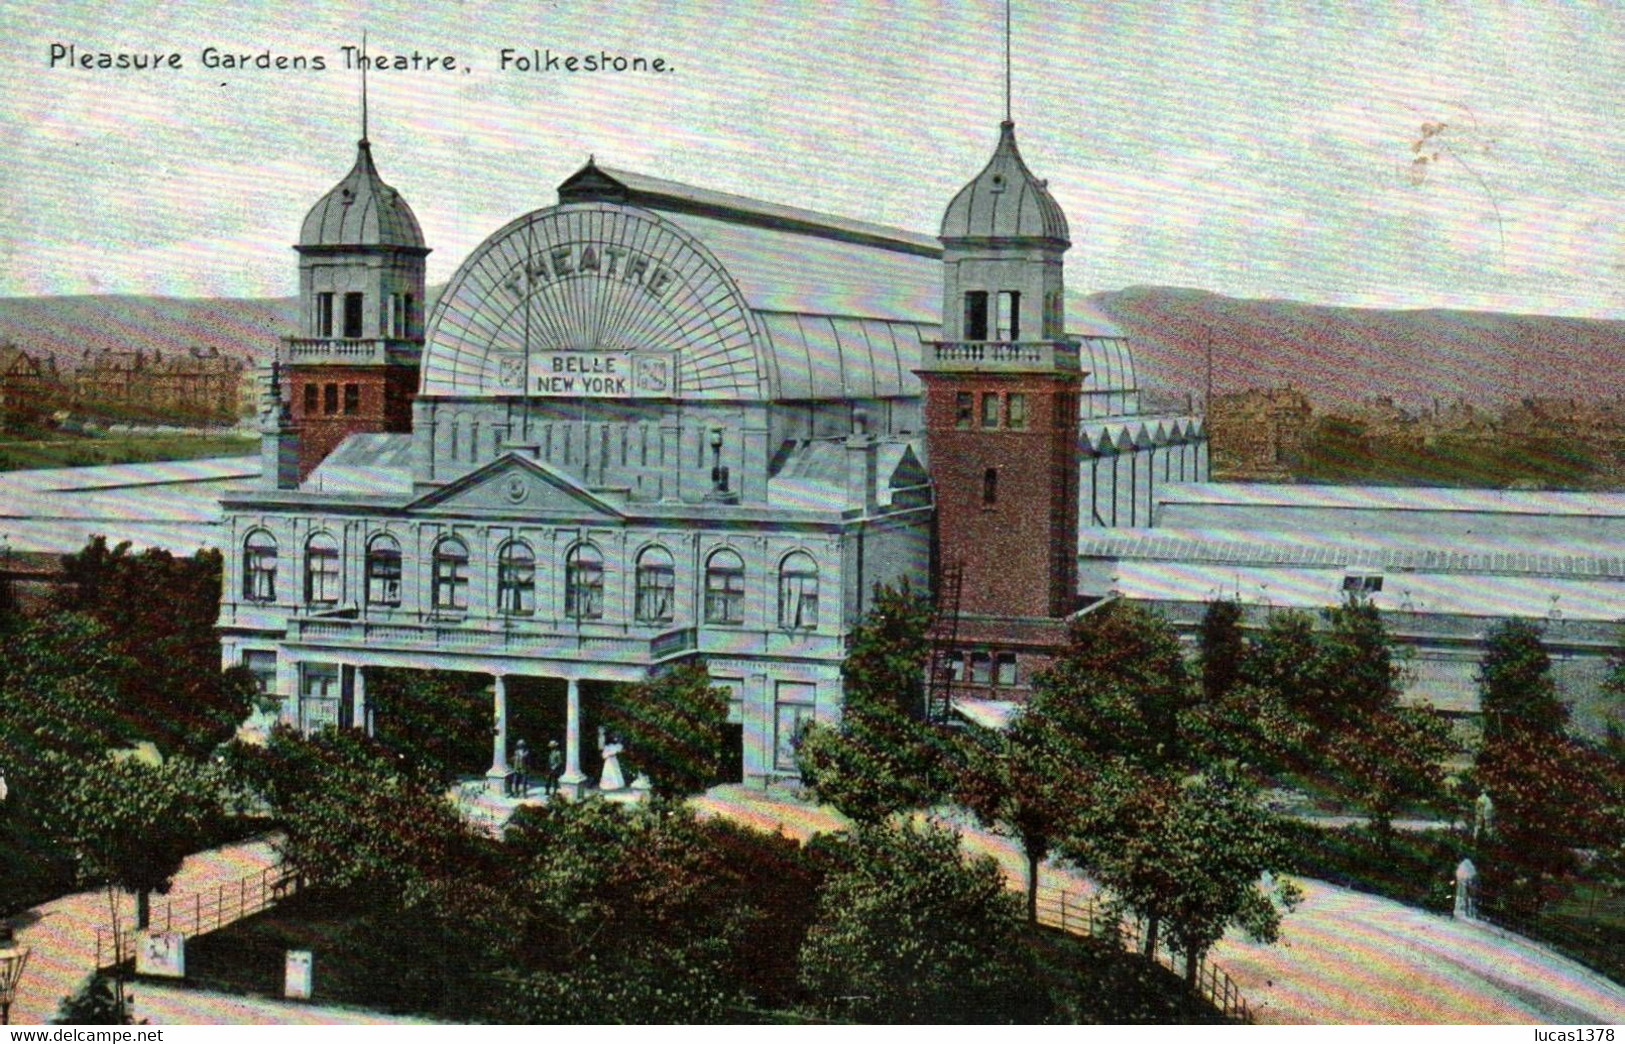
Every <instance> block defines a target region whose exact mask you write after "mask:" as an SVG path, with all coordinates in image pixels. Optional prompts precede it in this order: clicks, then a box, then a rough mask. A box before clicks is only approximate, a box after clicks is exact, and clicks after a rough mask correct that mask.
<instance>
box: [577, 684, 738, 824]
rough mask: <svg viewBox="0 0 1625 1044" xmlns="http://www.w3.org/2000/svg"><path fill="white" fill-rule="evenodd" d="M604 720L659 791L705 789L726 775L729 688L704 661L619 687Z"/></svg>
mask: <svg viewBox="0 0 1625 1044" xmlns="http://www.w3.org/2000/svg"><path fill="white" fill-rule="evenodd" d="M604 721H605V724H606V725H607V726H608V727H609V729H610V730H611V731H612V732H615V733H618V734H619V735H620V737H621V738H622V739H623V740H624V741H625V744H626V750H627V759H628V760H629V761H630V762H631V763H632V764H633V765H635V766H636V767H637V769H638V770H639V771H641V772H644V773H646V774H647V775H648V776H649V783H650V787H651V789H652V790H653V792H654V794H655V795H656V796H657V797H687V796H688V795H690V794H698V793H701V792H702V791H704V790H705V788H706V787H709V786H711V785H712V784H713V783H715V782H716V781H717V778H718V776H719V775H721V772H722V755H723V747H724V743H725V740H724V729H725V726H726V725H727V723H728V693H727V691H726V690H724V689H719V688H716V687H714V686H713V685H712V684H711V676H710V674H709V673H708V672H707V671H706V667H705V663H704V662H703V661H699V660H691V661H689V662H687V663H682V664H679V665H677V666H676V667H673V668H672V669H670V670H668V671H665V672H663V673H661V674H658V675H656V676H655V677H653V678H651V679H650V680H648V681H646V682H643V683H641V684H638V685H632V686H626V687H622V688H619V689H617V690H616V691H615V693H614V694H613V695H612V696H611V697H610V700H609V703H608V705H607V706H606V707H605V711H604Z"/></svg>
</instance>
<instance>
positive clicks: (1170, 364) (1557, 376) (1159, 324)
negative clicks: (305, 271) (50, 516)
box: [0, 287, 1625, 406]
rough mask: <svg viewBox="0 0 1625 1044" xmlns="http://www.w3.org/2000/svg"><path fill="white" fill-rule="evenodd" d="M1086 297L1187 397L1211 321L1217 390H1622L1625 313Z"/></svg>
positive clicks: (209, 302) (101, 319) (101, 338)
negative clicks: (1565, 314) (1588, 315)
mask: <svg viewBox="0 0 1625 1044" xmlns="http://www.w3.org/2000/svg"><path fill="white" fill-rule="evenodd" d="M436 296H438V288H432V289H431V290H430V292H429V297H430V299H431V300H432V299H433V298H435V297H436ZM1089 300H1090V303H1091V304H1092V305H1093V306H1094V307H1096V308H1098V309H1099V310H1100V311H1102V312H1104V313H1105V314H1106V315H1108V316H1110V317H1111V318H1112V319H1113V320H1114V321H1115V322H1117V323H1118V325H1120V326H1121V327H1123V329H1124V330H1125V331H1126V332H1127V333H1128V335H1129V336H1130V338H1132V340H1133V343H1134V345H1135V350H1136V355H1137V358H1138V362H1139V372H1140V378H1141V381H1142V383H1143V384H1145V385H1147V386H1148V387H1151V388H1155V389H1159V390H1161V391H1163V392H1167V393H1170V394H1172V395H1177V396H1179V397H1183V395H1184V394H1185V393H1187V392H1188V393H1192V394H1193V395H1194V396H1195V397H1196V398H1197V399H1198V400H1200V397H1201V395H1202V391H1203V388H1204V386H1205V383H1206V353H1205V348H1204V346H1205V344H1206V341H1207V337H1208V334H1209V331H1210V330H1211V333H1212V338H1213V364H1214V365H1213V372H1214V390H1215V391H1217V392H1226V391H1240V390H1242V389H1245V388H1249V387H1260V388H1262V387H1274V386H1279V385H1286V384H1293V385H1296V386H1297V387H1298V388H1300V389H1302V390H1303V391H1304V392H1306V393H1307V394H1308V395H1309V396H1310V397H1311V398H1312V399H1313V400H1314V401H1315V402H1316V403H1317V404H1319V405H1330V404H1333V403H1348V402H1353V401H1358V400H1360V399H1365V398H1370V397H1373V396H1378V395H1388V396H1392V397H1393V398H1394V399H1395V400H1397V401H1400V402H1405V403H1413V404H1423V403H1428V402H1430V401H1432V400H1433V399H1434V398H1437V399H1439V400H1440V401H1452V400H1455V399H1458V398H1459V399H1465V400H1467V401H1469V402H1472V403H1475V404H1478V405H1484V406H1495V405H1499V404H1501V403H1504V402H1506V401H1507V400H1512V399H1521V398H1524V397H1526V396H1542V397H1545V396H1552V397H1562V398H1570V397H1572V398H1580V399H1596V398H1616V397H1619V396H1625V365H1622V362H1625V321H1619V320H1602V319H1566V318H1558V317H1552V316H1539V315H1514V314H1507V313H1501V312H1468V311H1455V310H1447V309H1426V310H1422V311H1386V310H1380V309H1369V308H1332V307H1326V306H1322V305H1309V304H1301V303H1298V302H1295V301H1251V300H1238V299H1236V298H1231V297H1225V296H1222V295H1220V294H1211V293H1207V292H1205V291H1200V290H1184V289H1175V288H1170V287H1131V288H1129V289H1126V290H1117V291H1111V292H1107V293H1099V294H1093V295H1091V296H1090V298H1089ZM297 316H298V302H297V300H296V299H295V298H292V297H274V298H245V299H229V298H220V299H187V298H165V297H129V296H112V295H108V296H84V297H5V298H0V340H3V339H8V338H9V339H10V340H12V341H15V342H16V343H17V344H18V345H19V346H21V347H23V348H25V349H27V350H28V351H30V352H34V353H37V354H45V355H52V356H55V358H56V360H57V365H58V366H59V367H64V368H67V369H72V368H73V367H74V366H75V365H77V363H78V362H79V360H80V359H82V358H83V357H84V354H85V350H86V349H87V348H108V347H112V348H124V349H135V348H140V349H143V350H146V351H151V350H153V349H155V348H156V349H158V350H160V351H162V352H163V353H164V354H166V355H168V354H170V353H171V352H174V351H185V350H187V349H190V348H195V347H216V348H219V349H220V350H221V351H222V352H225V353H226V354H228V355H233V356H238V357H241V358H245V359H252V360H255V361H261V360H264V359H267V358H269V357H270V354H271V352H272V350H273V349H274V348H275V346H276V344H277V341H278V339H279V338H280V337H282V336H283V335H285V334H287V333H289V332H291V331H292V330H294V328H295V326H296V320H297Z"/></svg>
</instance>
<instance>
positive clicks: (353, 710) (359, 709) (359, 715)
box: [350, 664, 372, 736]
mask: <svg viewBox="0 0 1625 1044" xmlns="http://www.w3.org/2000/svg"><path fill="white" fill-rule="evenodd" d="M354 670H355V675H354V678H353V680H352V681H351V683H350V696H351V704H350V724H351V726H352V727H354V728H358V729H362V730H363V731H365V732H366V733H367V735H369V736H370V735H372V729H371V727H370V723H369V722H368V720H367V669H366V668H365V667H363V666H361V665H360V664H357V665H356V666H355V669H354Z"/></svg>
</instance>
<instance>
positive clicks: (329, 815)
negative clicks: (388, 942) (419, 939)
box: [242, 727, 494, 907]
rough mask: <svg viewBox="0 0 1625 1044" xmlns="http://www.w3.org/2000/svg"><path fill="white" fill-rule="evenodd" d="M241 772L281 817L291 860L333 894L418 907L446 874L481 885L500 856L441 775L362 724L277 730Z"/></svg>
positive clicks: (286, 856) (284, 848)
mask: <svg viewBox="0 0 1625 1044" xmlns="http://www.w3.org/2000/svg"><path fill="white" fill-rule="evenodd" d="M242 757H243V762H244V764H243V768H242V771H243V772H244V773H245V775H246V776H247V777H248V778H249V779H250V780H251V781H252V784H253V785H254V786H255V787H256V789H257V790H258V791H259V792H260V793H261V794H262V795H263V796H264V798H265V799H266V800H267V802H268V803H269V804H270V806H271V808H272V810H273V813H274V815H275V816H276V818H277V819H278V820H279V821H280V822H281V823H282V826H283V831H284V834H285V840H284V841H283V842H282V857H283V861H284V862H285V863H287V864H288V865H289V866H291V867H293V868H294V869H296V870H297V871H298V872H299V873H300V874H301V875H302V876H304V878H305V879H306V881H307V882H309V883H310V884H312V885H315V886H317V887H320V888H323V889H326V890H328V891H331V892H335V893H336V892H345V891H352V892H356V893H357V894H364V895H365V896H368V897H371V898H370V899H369V901H376V897H378V896H391V897H396V898H397V899H398V901H399V903H400V904H401V905H403V906H406V907H412V906H415V905H419V904H421V903H423V902H425V901H426V900H427V899H428V897H430V896H431V895H432V894H434V892H435V888H436V884H437V882H441V881H443V880H445V879H447V878H461V879H463V880H468V881H473V880H479V879H483V878H484V877H485V876H488V875H486V874H485V873H484V871H485V870H486V869H487V867H488V863H489V861H490V860H491V859H492V858H494V856H493V853H492V843H491V842H490V841H489V839H483V838H482V837H481V836H480V835H479V834H477V833H476V832H475V830H474V828H473V827H472V826H471V825H470V824H469V823H468V821H467V820H465V819H464V818H463V817H462V816H461V815H460V814H459V813H458V812H457V810H456V809H455V808H454V807H453V806H452V804H451V802H450V801H449V800H447V798H446V796H445V793H444V791H443V790H442V789H441V788H440V786H439V783H438V781H437V780H436V779H435V777H434V776H433V775H432V774H431V773H429V772H427V771H426V770H424V769H421V768H418V767H415V766H412V765H410V764H408V763H407V762H406V760H405V759H404V758H402V757H401V756H400V755H398V754H396V753H394V752H392V751H390V750H388V749H387V748H385V747H383V746H382V745H380V744H379V743H378V742H377V741H375V740H372V739H369V738H368V737H366V736H365V735H362V734H361V733H359V732H357V731H356V730H353V729H323V730H322V731H320V732H318V733H315V734H313V735H311V736H308V737H306V736H301V735H299V734H298V733H297V732H294V731H293V730H291V729H288V728H286V727H278V728H277V729H275V730H273V732H272V734H271V738H270V740H269V742H268V743H267V745H266V747H265V749H264V750H263V751H250V752H242Z"/></svg>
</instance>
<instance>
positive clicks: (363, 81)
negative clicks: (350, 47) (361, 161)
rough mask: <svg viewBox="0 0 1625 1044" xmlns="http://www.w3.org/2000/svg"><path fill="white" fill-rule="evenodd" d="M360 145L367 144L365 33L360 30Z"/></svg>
mask: <svg viewBox="0 0 1625 1044" xmlns="http://www.w3.org/2000/svg"><path fill="white" fill-rule="evenodd" d="M361 144H363V145H365V144H367V31H366V30H365V29H363V30H361Z"/></svg>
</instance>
